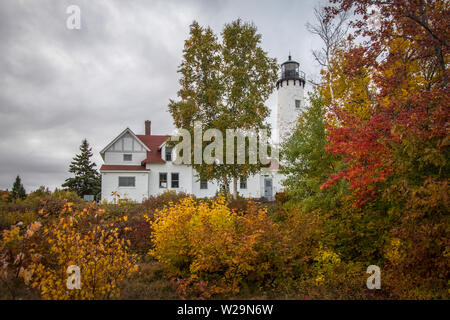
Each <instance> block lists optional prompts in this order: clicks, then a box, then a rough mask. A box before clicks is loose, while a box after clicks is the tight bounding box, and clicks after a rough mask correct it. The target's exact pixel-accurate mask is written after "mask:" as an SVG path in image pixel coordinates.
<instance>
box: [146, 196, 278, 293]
mask: <svg viewBox="0 0 450 320" xmlns="http://www.w3.org/2000/svg"><path fill="white" fill-rule="evenodd" d="M149 220H150V219H149ZM150 223H151V226H152V228H153V230H154V231H153V234H152V240H153V243H154V248H153V249H152V250H151V252H150V253H151V255H152V256H154V257H156V258H157V259H158V260H159V261H160V262H163V263H165V264H166V265H167V266H168V267H169V270H170V272H171V275H173V276H175V277H178V278H179V280H178V284H179V285H180V286H182V288H183V289H180V290H181V291H183V293H184V294H186V290H187V289H189V288H194V289H195V290H196V291H198V290H199V289H202V290H203V291H202V292H201V293H200V294H199V295H200V296H202V297H209V296H211V295H213V294H223V295H229V294H236V293H238V292H239V290H240V288H241V286H242V285H243V284H244V282H249V283H257V284H258V285H260V286H261V287H263V286H264V285H265V284H267V283H270V281H272V280H273V278H274V277H275V276H276V274H277V273H278V272H279V270H280V269H281V268H282V260H281V259H279V258H278V252H279V249H278V247H277V245H278V244H279V243H280V240H281V234H280V232H279V230H278V228H277V225H275V224H274V223H273V221H272V220H271V218H270V217H269V216H267V214H266V212H265V211H264V210H262V209H261V208H258V207H256V206H255V205H252V206H249V209H248V210H247V212H246V214H245V215H238V214H237V213H236V212H234V211H233V210H231V209H230V208H229V207H228V206H227V203H226V200H225V198H224V197H218V198H217V199H215V200H212V201H203V200H202V201H199V202H196V201H194V199H192V198H185V199H182V200H181V201H180V202H179V203H178V204H171V205H170V206H168V207H165V208H164V209H162V210H159V211H157V212H156V215H155V220H154V221H153V222H151V221H150ZM197 293H198V292H197Z"/></svg>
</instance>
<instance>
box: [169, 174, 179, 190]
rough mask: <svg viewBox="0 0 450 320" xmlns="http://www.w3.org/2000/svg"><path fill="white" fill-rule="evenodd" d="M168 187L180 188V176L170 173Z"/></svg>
mask: <svg viewBox="0 0 450 320" xmlns="http://www.w3.org/2000/svg"><path fill="white" fill-rule="evenodd" d="M170 186H171V187H172V188H179V187H180V175H179V174H178V173H171V179H170Z"/></svg>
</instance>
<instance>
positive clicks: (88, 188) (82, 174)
mask: <svg viewBox="0 0 450 320" xmlns="http://www.w3.org/2000/svg"><path fill="white" fill-rule="evenodd" d="M80 151H81V153H80V154H77V155H76V156H75V157H74V158H73V160H72V162H71V163H70V167H69V172H70V173H73V174H74V175H75V177H72V178H68V179H66V181H65V182H64V184H63V185H62V186H63V187H64V188H67V189H69V190H70V191H74V192H76V193H77V194H78V195H79V196H80V197H83V196H84V195H88V194H89V195H97V194H98V193H99V192H100V188H101V180H100V175H99V173H98V172H97V170H96V169H95V167H96V166H97V165H96V164H95V162H91V160H90V158H91V157H92V148H90V147H89V143H88V141H87V140H86V139H84V140H83V141H82V142H81V146H80Z"/></svg>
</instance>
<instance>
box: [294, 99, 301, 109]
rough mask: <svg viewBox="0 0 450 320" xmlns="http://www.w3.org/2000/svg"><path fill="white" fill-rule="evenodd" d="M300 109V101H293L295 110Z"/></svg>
mask: <svg viewBox="0 0 450 320" xmlns="http://www.w3.org/2000/svg"><path fill="white" fill-rule="evenodd" d="M300 107H301V101H300V100H295V109H300Z"/></svg>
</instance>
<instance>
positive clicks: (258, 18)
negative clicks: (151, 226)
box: [0, 0, 320, 192]
mask: <svg viewBox="0 0 450 320" xmlns="http://www.w3.org/2000/svg"><path fill="white" fill-rule="evenodd" d="M72 4H75V5H78V6H79V7H80V9H81V29H80V30H69V29H67V27H66V19H67V17H68V16H69V15H68V14H67V13H66V9H67V7H68V6H69V5H72ZM317 4H318V1H317V0H315V1H314V0H308V1H305V0H302V1H300V0H292V1H281V0H276V1H275V0H273V1H261V0H257V1H247V0H245V1H244V0H229V1H224V0H222V1H214V0H204V1H194V0H192V1H189V0H188V1H186V0H182V1H181V0H180V1H170V0H164V1H155V0H127V1H125V0H85V1H80V0H69V1H65V0H28V1H21V0H1V1H0V130H1V137H2V138H1V140H0V150H1V153H0V154H1V156H0V189H6V188H9V189H11V187H12V184H13V181H14V178H15V176H16V175H17V174H19V175H20V176H21V178H22V181H23V183H24V186H25V188H26V190H27V192H30V191H33V190H34V189H36V188H38V187H39V186H41V185H45V186H48V187H50V188H51V189H54V188H55V187H59V186H60V185H61V184H62V183H63V182H64V180H65V179H66V178H67V177H68V176H69V175H68V172H67V171H68V167H69V164H70V161H71V159H72V157H73V156H74V155H75V154H76V153H77V152H78V147H79V145H80V142H81V140H82V139H83V138H87V139H88V141H89V142H90V144H91V146H92V148H93V152H94V160H95V162H96V163H97V165H98V167H99V166H100V165H101V164H102V160H101V157H100V155H99V151H100V150H101V149H102V148H103V147H105V146H106V145H107V144H108V143H109V142H110V141H111V140H112V139H113V138H115V137H116V136H117V135H118V134H119V133H120V132H121V131H123V130H124V129H125V128H126V127H130V128H131V129H132V130H133V131H134V132H135V133H136V134H141V133H143V131H144V120H146V119H149V120H151V121H152V132H153V133H154V134H169V133H171V132H172V130H173V124H172V118H171V116H170V114H169V113H168V111H167V104H168V102H169V99H171V98H176V92H177V90H178V87H179V84H178V79H179V75H178V73H177V69H178V66H179V65H180V63H181V57H182V50H183V46H184V40H185V39H186V38H187V37H188V32H189V25H190V24H191V23H192V21H193V20H197V21H198V22H199V23H200V24H201V25H209V26H211V27H212V28H213V30H214V31H215V32H216V33H220V31H221V30H222V27H223V25H224V24H225V23H227V22H231V21H232V20H234V19H237V18H242V19H243V20H244V21H252V22H254V23H255V25H256V26H257V28H258V31H259V32H260V33H261V34H262V47H263V48H264V50H266V51H267V52H268V54H269V56H271V57H275V58H277V60H278V62H279V63H281V62H284V61H285V60H286V59H287V56H288V53H289V51H290V52H291V54H292V56H293V59H295V60H297V61H299V62H300V67H301V69H302V70H303V71H305V72H306V75H307V77H308V78H311V77H317V73H318V71H319V68H318V66H317V64H316V63H315V62H314V60H313V58H312V55H311V50H312V49H313V48H317V47H319V46H320V42H319V39H317V38H315V37H313V36H312V35H310V34H309V33H308V32H307V30H306V28H305V24H306V22H308V21H311V22H312V21H313V19H314V18H313V8H314V6H316V5H317ZM267 105H268V106H269V107H270V108H271V109H272V115H271V118H270V123H271V124H272V127H274V126H275V123H276V122H275V119H276V94H275V92H274V94H272V96H271V98H270V99H269V100H268V101H267ZM274 129H275V128H274Z"/></svg>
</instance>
